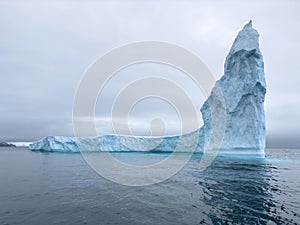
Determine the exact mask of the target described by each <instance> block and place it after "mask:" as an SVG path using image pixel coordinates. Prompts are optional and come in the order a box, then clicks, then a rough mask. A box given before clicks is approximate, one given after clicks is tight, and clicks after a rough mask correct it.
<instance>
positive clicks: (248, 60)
mask: <svg viewBox="0 0 300 225" xmlns="http://www.w3.org/2000/svg"><path fill="white" fill-rule="evenodd" d="M258 37H259V34H258V32H257V31H256V30H255V29H253V27H252V21H250V22H249V23H248V24H246V25H245V26H244V28H243V29H242V30H241V31H240V32H239V34H238V36H237V37H236V39H235V41H234V43H233V46H232V47H231V49H230V52H229V54H228V56H227V57H226V61H225V65H224V75H223V76H222V78H221V79H220V80H218V81H217V83H216V85H215V87H214V89H213V91H212V93H211V95H210V96H209V97H208V99H207V100H206V102H205V103H204V105H203V106H202V108H201V113H202V117H203V121H204V126H203V127H202V128H201V129H200V131H201V132H200V148H202V149H206V148H207V146H208V142H209V138H208V136H209V133H210V132H211V131H212V130H213V129H218V128H216V127H212V125H211V124H212V122H211V121H212V119H215V118H214V117H218V116H219V114H218V113H217V112H216V113H213V115H211V111H212V110H211V108H212V107H216V105H221V104H220V101H221V99H220V95H217V94H216V93H217V88H219V89H220V90H221V92H222V96H221V97H222V98H223V99H224V101H225V106H226V109H225V110H226V129H225V134H224V137H223V142H222V144H221V149H222V151H223V152H225V151H234V150H244V151H246V150H249V151H250V150H254V151H261V152H262V153H263V152H264V148H265V135H266V128H265V113H264V99H265V93H266V82H265V74H264V62H263V56H262V54H261V52H260V49H259V44H258ZM216 126H218V124H216Z"/></svg>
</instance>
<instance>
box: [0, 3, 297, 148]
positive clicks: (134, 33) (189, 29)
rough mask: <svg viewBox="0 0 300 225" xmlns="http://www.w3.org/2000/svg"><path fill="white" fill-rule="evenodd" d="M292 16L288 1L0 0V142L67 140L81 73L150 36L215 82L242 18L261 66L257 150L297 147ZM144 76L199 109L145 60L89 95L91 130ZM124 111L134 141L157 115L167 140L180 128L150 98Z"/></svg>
mask: <svg viewBox="0 0 300 225" xmlns="http://www.w3.org/2000/svg"><path fill="white" fill-rule="evenodd" d="M299 10H300V2H299V1H296V0H295V1H279V0H278V1H263V0H262V1H251V2H245V1H226V2H225V1H196V0H194V1H189V0H184V1H183V0H182V1H180V0H174V1H167V0H162V1H137V0H136V1H135V0H131V1H129V0H123V1H121V0H120V1H108V0H102V1H79V0H78V1H76V0H73V1H66V0H61V1H16V0H7V1H5V0H0V32H1V33H0V34H1V35H0V140H1V141H35V140H38V139H40V138H42V137H44V136H48V135H64V136H72V135H73V128H72V106H73V100H74V95H75V93H76V90H77V88H78V85H79V83H80V81H81V79H82V77H83V76H84V74H85V72H86V70H87V69H88V68H89V67H90V66H91V65H92V64H93V63H94V62H95V61H96V60H97V59H98V58H99V57H101V56H103V55H104V54H105V53H107V52H109V51H111V50H112V49H114V48H116V47H119V46H122V45H125V44H128V43H132V42H137V41H144V40H157V41H164V42H168V43H173V44H176V45H179V46H182V47H184V48H186V49H188V50H190V51H192V52H193V53H194V54H196V55H197V56H198V57H199V58H200V59H201V60H202V61H203V62H204V63H205V64H206V65H207V66H208V68H209V69H210V70H211V72H212V74H213V75H214V77H215V78H216V79H219V78H220V77H221V76H222V74H223V65H224V62H225V57H226V55H227V54H228V52H229V49H230V47H231V45H232V43H233V41H234V38H235V37H236V35H237V33H238V31H239V30H241V29H242V27H243V26H244V25H245V24H246V23H247V22H248V21H249V20H250V19H252V20H253V26H254V28H255V29H257V30H258V32H259V33H260V48H261V51H262V54H263V56H264V62H265V74H266V81H267V95H266V102H265V109H266V120H267V121H266V122H267V144H268V146H269V147H300V139H299V136H300V127H299V125H300V117H299V113H298V111H299V110H300V104H299V103H300V91H299V87H300V79H299V72H298V71H299V67H300V66H299V65H300V64H299V52H300V42H299V40H300V14H299ZM149 74H150V75H155V76H156V75H159V76H162V77H166V78H168V79H171V80H173V81H174V82H176V83H179V84H180V85H181V87H183V88H184V89H185V90H187V94H188V96H189V97H190V99H191V100H192V102H193V104H194V105H195V107H197V108H199V109H200V107H201V105H202V103H203V96H201V95H202V93H201V91H200V90H198V89H197V87H196V86H195V85H194V84H193V82H192V81H191V80H189V79H188V78H187V77H186V76H185V75H184V74H183V73H182V72H180V71H177V70H175V69H174V68H169V67H167V66H163V65H153V64H152V65H151V64H147V63H145V64H142V65H137V66H136V67H129V68H127V69H124V70H123V71H120V72H118V73H117V74H116V75H115V76H114V77H113V78H112V79H111V80H110V81H109V82H108V83H107V85H106V86H105V88H104V89H103V92H102V93H101V94H100V95H99V97H98V101H97V105H96V109H95V110H96V118H95V121H96V126H97V129H98V132H99V134H105V133H112V127H111V122H110V109H111V107H112V103H113V101H114V98H115V97H116V95H117V94H118V92H119V91H120V90H121V89H122V88H123V87H124V86H126V85H128V84H129V83H130V82H132V80H135V79H139V78H141V77H144V76H148V75H149ZM200 99H202V100H201V101H200ZM131 113H132V114H131V116H130V120H129V121H130V126H131V129H132V130H133V133H134V134H137V135H139V134H141V135H147V134H149V126H150V125H149V124H150V122H151V120H152V119H153V118H154V119H155V118H158V117H159V118H162V119H163V120H164V122H165V126H166V133H167V134H169V135H172V134H176V133H177V132H178V130H179V129H180V127H179V125H178V123H177V121H178V115H177V114H176V111H174V108H172V106H171V105H170V104H166V103H165V102H161V100H160V99H147V100H145V101H144V102H140V104H137V105H136V107H135V108H134V109H133V110H132V112H131ZM199 117H201V114H200V113H199ZM120 121H123V120H122V118H120ZM123 122H124V121H123Z"/></svg>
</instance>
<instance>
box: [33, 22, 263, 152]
mask: <svg viewBox="0 0 300 225" xmlns="http://www.w3.org/2000/svg"><path fill="white" fill-rule="evenodd" d="M258 37H259V34H258V32H257V31H256V30H255V29H254V28H252V22H251V21H250V22H249V23H248V24H246V25H245V26H244V28H243V29H242V30H241V31H240V32H239V33H238V35H237V37H236V39H235V41H234V43H233V46H232V47H231V49H230V52H229V54H228V56H227V57H226V61H225V65H224V75H223V76H222V77H221V79H220V80H218V81H217V82H216V85H215V87H214V88H213V90H212V92H211V95H210V96H209V97H208V99H207V100H206V102H205V103H204V105H203V106H202V108H201V113H202V118H203V121H204V125H203V127H201V128H200V129H199V130H198V131H195V132H193V133H191V134H187V135H185V137H188V138H187V139H186V143H183V146H182V151H190V147H189V146H188V145H189V142H191V141H190V140H191V139H192V138H193V136H195V134H197V135H199V144H198V145H197V146H196V148H197V149H196V151H198V152H203V151H206V150H207V149H208V148H209V142H210V140H211V135H214V134H216V133H218V131H219V130H220V129H219V127H218V126H219V125H218V124H219V123H218V121H220V120H222V119H226V126H225V132H222V137H223V141H222V142H221V146H220V148H221V151H223V152H224V153H225V152H227V151H228V152H235V151H239V152H241V151H243V152H247V151H255V152H258V153H263V152H264V148H265V132H266V131H265V113H264V98H265V93H266V82H265V75H264V63H263V57H262V54H261V52H260V49H259V44H258ZM222 101H223V102H225V104H220V103H221V102H222ZM222 110H224V111H225V118H223V117H222V116H221V113H220V112H221V111H222ZM214 121H215V122H214ZM180 138H181V137H180V136H173V137H162V138H149V137H128V136H127V137H126V136H121V137H120V136H115V135H104V136H99V137H96V138H85V139H80V140H79V142H80V145H84V149H85V150H86V151H89V150H91V151H92V150H98V151H132V150H140V149H148V150H149V149H151V148H152V149H153V150H154V151H167V152H169V151H172V150H174V148H175V147H176V145H177V143H178V141H179V140H180ZM126 143H127V144H126ZM128 144H129V145H128ZM139 145H140V146H139ZM128 146H131V147H128ZM132 146H133V147H136V148H135V149H133V148H132ZM145 146H146V148H145ZM29 148H30V149H31V150H45V151H66V152H78V151H79V147H78V139H75V138H71V137H57V136H50V137H45V138H43V139H42V140H40V141H37V142H34V143H32V144H31V145H30V146H29ZM81 149H82V147H81Z"/></svg>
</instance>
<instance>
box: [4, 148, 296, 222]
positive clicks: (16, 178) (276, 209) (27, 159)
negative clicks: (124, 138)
mask: <svg viewBox="0 0 300 225" xmlns="http://www.w3.org/2000/svg"><path fill="white" fill-rule="evenodd" d="M266 152H267V153H266V155H267V156H266V159H245V158H244V159H229V158H221V157H219V158H217V159H215V160H214V162H213V163H212V164H211V165H210V166H209V167H208V168H207V169H206V170H205V171H204V172H200V171H199V170H197V167H198V165H199V160H200V158H201V155H200V156H199V155H195V156H193V158H192V159H191V160H190V161H189V162H188V163H187V164H186V166H185V167H184V168H183V170H181V171H180V172H179V173H177V174H176V175H175V176H173V177H171V178H170V179H168V180H166V181H164V182H162V183H159V184H154V185H150V186H144V187H128V186H123V185H120V184H116V183H113V182H111V181H108V180H106V179H105V178H103V177H101V176H99V175H98V174H97V173H96V172H94V171H93V170H92V169H91V168H90V167H89V166H88V165H87V164H86V162H85V161H84V159H83V158H82V156H81V155H80V154H75V153H74V154H71V153H69V154H68V153H45V152H31V151H29V150H28V149H27V148H0V224H1V225H4V224H38V225H47V224H51V225H53V224H105V225H106V224H131V225H134V224H155V225H158V224H300V174H299V171H300V149H299V150H298V149H294V150H292V149H289V150H287V149H268V150H267V151H266ZM115 154H116V156H117V157H119V158H121V159H122V158H123V159H124V160H125V161H126V159H130V160H132V159H134V160H135V161H139V162H144V163H145V164H147V161H148V160H150V161H151V160H152V161H155V160H159V159H161V158H162V157H165V156H164V154H145V153H144V154H139V153H115Z"/></svg>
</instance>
